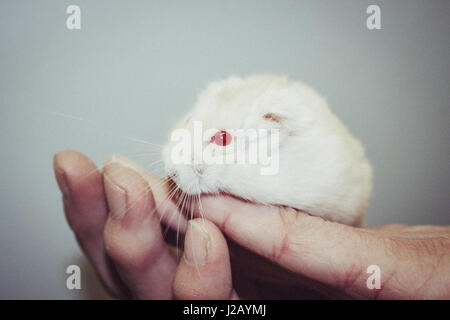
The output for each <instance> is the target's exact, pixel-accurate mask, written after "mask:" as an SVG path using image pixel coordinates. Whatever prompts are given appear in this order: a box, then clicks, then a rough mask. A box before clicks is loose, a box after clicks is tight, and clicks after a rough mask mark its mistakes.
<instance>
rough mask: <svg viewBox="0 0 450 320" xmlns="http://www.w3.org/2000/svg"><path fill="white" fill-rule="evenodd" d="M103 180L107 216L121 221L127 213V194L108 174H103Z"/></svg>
mask: <svg viewBox="0 0 450 320" xmlns="http://www.w3.org/2000/svg"><path fill="white" fill-rule="evenodd" d="M103 178H104V180H105V192H106V195H107V198H108V206H109V214H110V216H111V218H113V219H121V218H123V217H124V216H125V214H126V212H127V192H126V191H125V189H123V188H122V187H120V186H119V185H118V184H117V183H115V182H114V179H113V178H112V177H111V176H110V175H109V174H107V173H104V174H103Z"/></svg>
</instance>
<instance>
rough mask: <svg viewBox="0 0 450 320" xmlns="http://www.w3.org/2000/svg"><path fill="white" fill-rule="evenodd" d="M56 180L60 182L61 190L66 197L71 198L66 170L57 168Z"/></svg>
mask: <svg viewBox="0 0 450 320" xmlns="http://www.w3.org/2000/svg"><path fill="white" fill-rule="evenodd" d="M56 182H58V186H59V190H61V193H62V194H63V196H64V198H69V196H70V193H71V191H70V187H69V183H68V181H67V176H66V173H65V172H64V171H60V170H56Z"/></svg>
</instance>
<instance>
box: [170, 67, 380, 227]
mask: <svg viewBox="0 0 450 320" xmlns="http://www.w3.org/2000/svg"><path fill="white" fill-rule="evenodd" d="M267 115H269V116H267ZM194 120H201V121H202V123H203V128H204V129H207V128H218V129H225V128H227V129H229V128H241V129H249V128H253V129H259V128H267V129H270V128H279V129H280V144H279V150H280V151H279V152H280V153H279V161H280V163H279V172H278V173H277V174H275V175H261V174H260V171H259V168H258V166H255V165H245V164H230V165H220V164H216V165H214V164H213V165H207V166H203V167H202V171H201V172H202V173H201V174H199V172H198V170H195V168H194V166H193V165H180V164H177V165H175V164H173V162H172V161H171V150H172V148H173V146H174V143H173V142H171V141H169V142H168V143H167V144H166V145H165V147H164V150H163V157H164V162H165V170H166V173H167V174H168V175H170V176H172V178H173V180H174V181H175V182H176V184H177V185H178V186H179V187H180V189H181V190H183V191H184V192H186V193H188V194H198V193H218V192H226V193H229V194H232V195H235V196H238V197H240V198H243V199H247V200H250V201H253V202H258V203H262V204H271V205H284V206H288V207H293V208H296V209H299V210H303V211H305V212H308V213H309V214H312V215H316V216H321V217H324V218H326V219H329V220H333V221H337V222H340V223H344V224H349V225H360V224H361V223H362V221H363V217H364V215H365V212H366V209H367V206H368V202H369V199H370V195H371V190H372V169H371V166H370V163H369V162H368V160H367V158H366V156H365V154H364V150H363V148H362V146H361V144H360V143H359V141H358V140H357V139H356V138H354V137H353V136H352V135H351V133H350V132H349V131H348V130H347V128H346V127H345V126H344V125H343V124H342V122H341V121H340V120H339V119H338V118H337V117H336V116H335V115H334V114H333V113H332V111H331V110H330V108H329V107H328V105H327V102H326V101H325V100H324V99H323V98H322V97H320V96H319V95H318V94H317V93H316V92H315V91H314V90H313V89H312V88H310V87H309V86H307V85H305V84H302V83H300V82H295V81H290V80H288V79H287V78H286V77H282V76H272V75H254V76H249V77H246V78H240V77H235V76H232V77H230V78H227V79H225V80H221V81H217V82H212V83H210V84H209V85H208V87H207V88H206V90H205V91H203V92H202V93H201V94H200V95H199V97H198V100H197V102H196V103H195V105H194V107H193V108H192V109H191V110H190V111H189V112H188V114H187V115H186V116H185V117H184V118H183V119H181V120H180V122H179V123H178V124H177V125H176V128H185V129H188V130H190V131H192V130H193V126H192V123H193V121H194ZM223 148H226V147H223Z"/></svg>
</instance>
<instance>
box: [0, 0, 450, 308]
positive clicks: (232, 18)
mask: <svg viewBox="0 0 450 320" xmlns="http://www.w3.org/2000/svg"><path fill="white" fill-rule="evenodd" d="M69 4H77V5H79V6H80V7H81V10H82V12H81V15H82V29H81V30H77V31H69V30H68V29H67V28H66V25H65V20H66V17H67V14H66V13H65V10H66V7H67V6H68V5H69ZM369 4H378V5H380V7H381V10H382V30H376V31H369V30H368V29H367V28H366V18H367V14H366V8H367V6H368V5H369ZM449 14H450V2H449V1H411V0H407V1H406V0H405V1H386V2H385V1H375V0H374V1H357V0H354V1H332V0H330V1H220V2H219V1H201V2H198V1H174V2H172V1H159V2H154V1H153V2H151V1H98V0H96V1H82V0H73V1H56V0H55V1H17V0H14V1H12V0H10V1H4V0H3V1H1V4H0V57H1V59H0V108H1V109H0V133H1V136H0V150H1V166H0V209H1V215H0V298H63V299H73V298H96V297H104V294H103V293H102V290H101V289H99V287H98V282H97V281H96V280H95V277H94V276H93V275H92V272H91V269H90V268H89V267H88V266H87V265H86V262H85V261H84V259H83V258H82V255H81V253H80V250H79V249H78V247H77V245H76V243H75V240H74V238H73V235H72V233H71V232H70V230H69V228H68V226H67V225H66V222H65V219H64V216H63V212H62V204H61V201H60V194H59V191H58V189H57V186H56V183H55V181H54V177H53V173H52V156H53V154H54V153H55V152H57V151H58V150H60V149H64V148H77V149H80V150H82V151H83V152H86V153H87V154H88V155H90V156H91V157H92V158H93V159H94V160H95V161H96V162H97V163H98V164H101V163H102V162H103V161H104V160H105V159H106V157H107V156H108V155H110V154H112V153H123V154H125V155H126V156H129V157H130V158H132V159H134V160H136V161H138V162H139V163H140V164H142V165H143V166H146V167H148V166H149V164H150V163H152V162H153V161H154V160H155V159H156V158H155V156H152V155H148V154H147V155H143V154H142V153H144V152H151V151H152V150H154V149H153V148H149V146H146V145H144V144H140V143H136V142H132V141H130V140H129V139H127V138H125V136H128V137H134V138H140V139H145V140H148V141H151V142H153V143H162V142H163V139H164V138H165V136H166V134H167V132H168V129H169V127H170V125H171V124H173V122H174V121H175V119H177V118H178V117H179V116H180V115H182V114H183V113H184V112H185V111H186V110H187V108H188V107H190V105H191V104H192V103H193V102H194V100H195V97H196V95H197V93H198V92H199V91H200V90H201V89H202V88H203V87H204V85H205V84H206V83H207V82H209V81H211V80H215V79H218V78H222V77H225V76H228V75H230V74H238V75H246V74H249V73H255V72H272V73H280V74H287V75H290V76H291V77H292V78H295V79H299V80H303V81H305V82H307V83H309V84H310V85H312V86H313V87H315V88H316V89H317V90H318V91H319V92H320V93H322V94H323V95H324V96H325V97H326V98H327V99H328V101H329V103H330V105H331V107H332V108H333V109H334V111H335V112H336V113H337V114H338V116H340V118H342V119H343V121H344V123H346V124H347V125H348V126H349V128H350V129H351V130H352V132H353V133H354V134H355V135H356V136H357V137H359V138H360V139H361V140H362V142H363V143H364V145H365V146H366V149H367V153H368V156H369V158H370V159H371V161H372V163H373V165H374V169H375V190H374V197H373V201H372V203H371V206H370V210H369V213H368V224H369V225H377V224H387V223H407V224H449V223H450V214H449V213H450V199H449V190H450V188H449V187H450V170H449V160H450V159H449V156H450V139H449V138H450V134H449V123H450V110H449V109H450V108H449V100H450V84H449V79H450V78H449V76H450V64H449V56H450V46H449V42H448V40H449V31H450V28H449ZM59 113H62V114H68V115H72V116H75V117H80V118H82V119H84V120H77V119H75V118H74V119H73V118H70V117H63V116H61V115H58V114H59ZM154 168H155V170H156V171H158V170H159V168H157V166H155V167H154ZM70 264H81V266H82V270H83V290H80V291H69V290H67V289H66V288H65V278H66V275H65V269H66V267H67V266H68V265H70Z"/></svg>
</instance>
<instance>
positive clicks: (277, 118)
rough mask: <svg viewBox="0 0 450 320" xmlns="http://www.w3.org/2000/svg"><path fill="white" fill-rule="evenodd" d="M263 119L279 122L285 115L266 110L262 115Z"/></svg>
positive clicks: (284, 118)
mask: <svg viewBox="0 0 450 320" xmlns="http://www.w3.org/2000/svg"><path fill="white" fill-rule="evenodd" d="M263 119H265V120H269V121H273V122H275V123H281V122H282V121H284V120H286V119H287V118H286V116H285V115H282V114H280V113H275V112H268V113H265V114H264V115H263Z"/></svg>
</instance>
